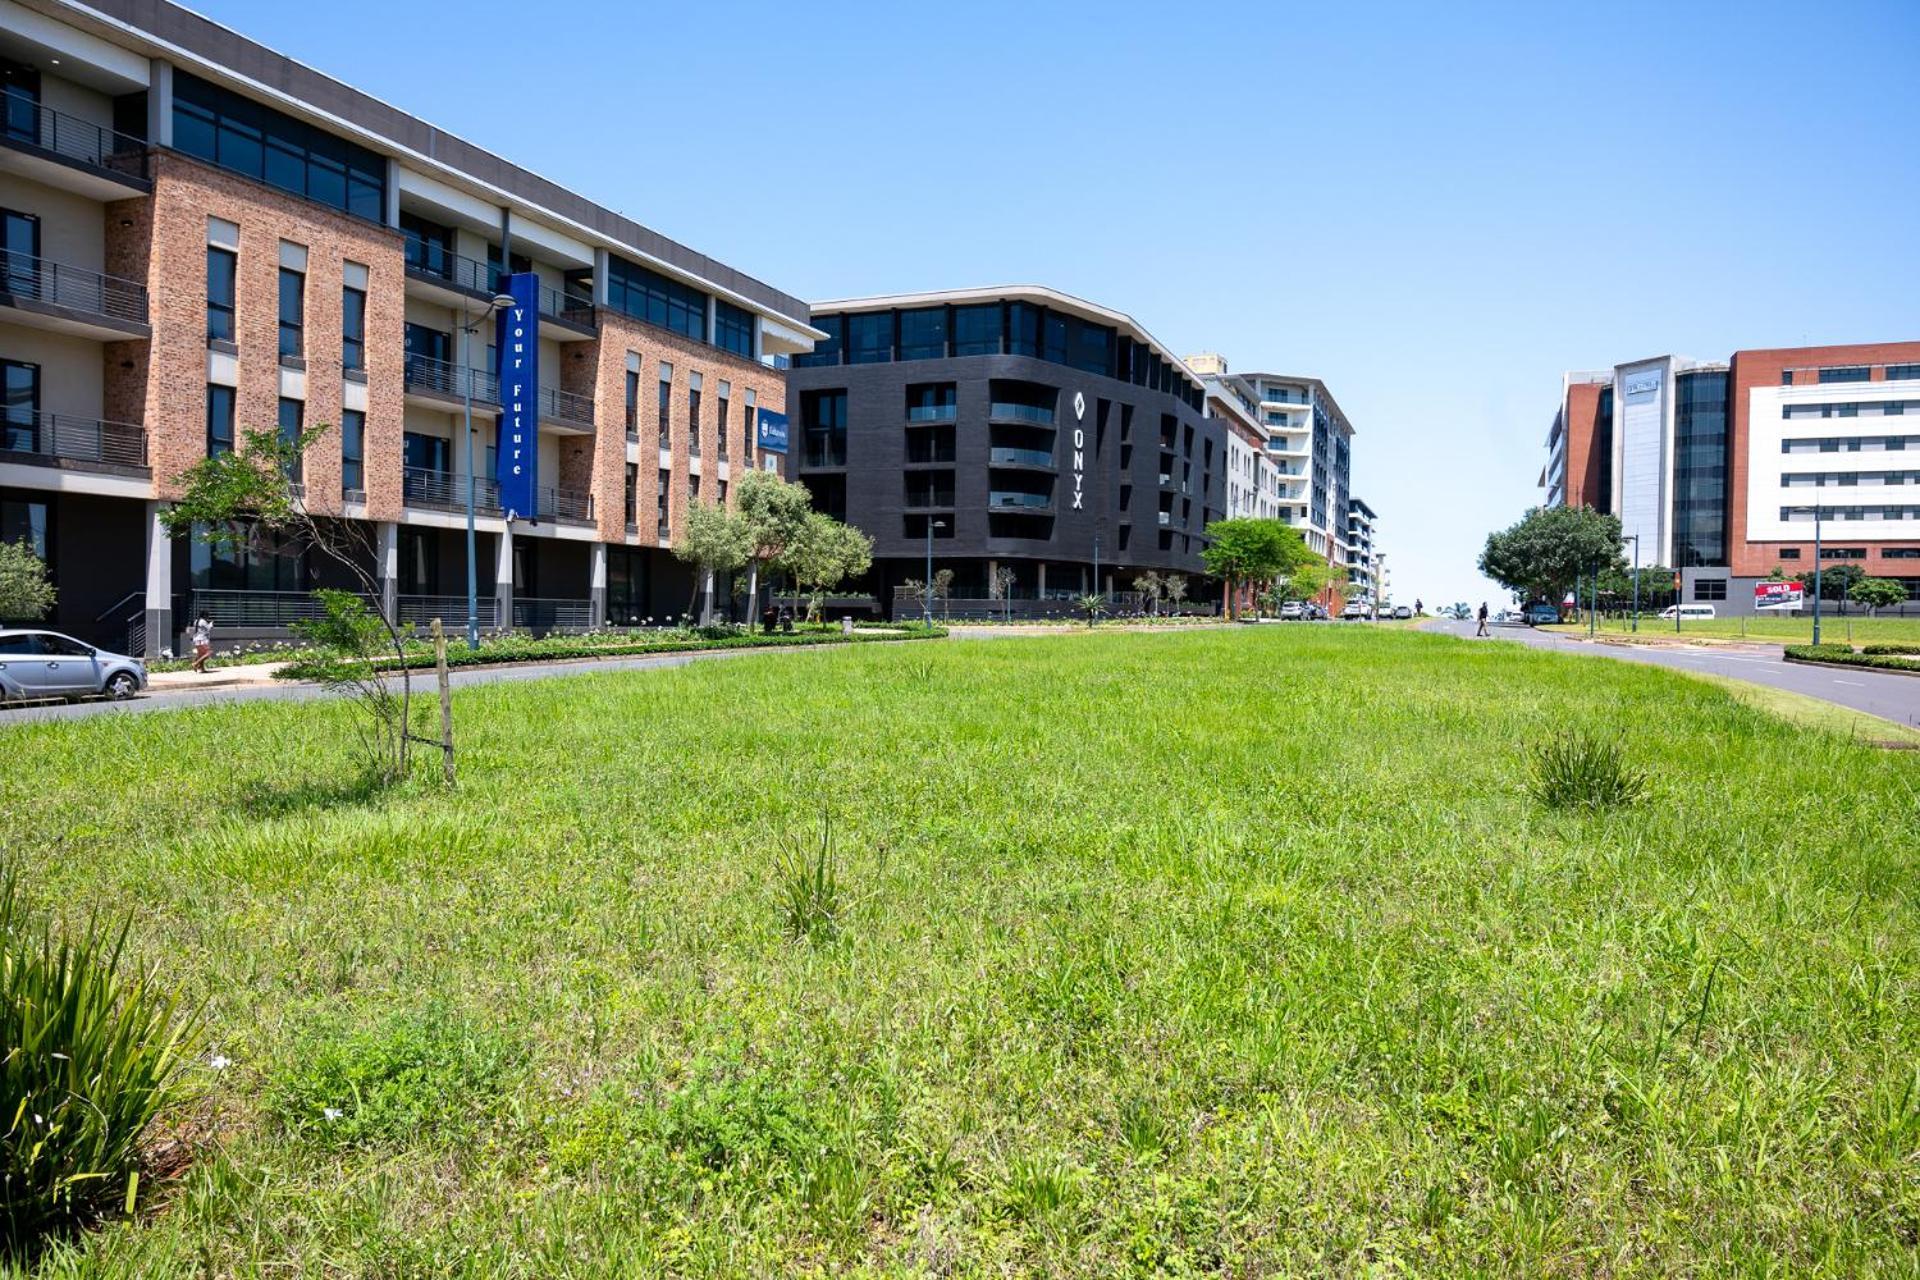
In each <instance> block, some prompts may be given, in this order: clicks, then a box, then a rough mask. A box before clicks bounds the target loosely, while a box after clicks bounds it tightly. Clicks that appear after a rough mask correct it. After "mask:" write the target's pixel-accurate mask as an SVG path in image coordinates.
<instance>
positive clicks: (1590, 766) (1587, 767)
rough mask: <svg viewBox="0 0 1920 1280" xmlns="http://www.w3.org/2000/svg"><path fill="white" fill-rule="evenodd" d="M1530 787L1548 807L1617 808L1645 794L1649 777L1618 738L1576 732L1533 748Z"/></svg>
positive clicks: (1537, 797) (1636, 800) (1631, 802)
mask: <svg viewBox="0 0 1920 1280" xmlns="http://www.w3.org/2000/svg"><path fill="white" fill-rule="evenodd" d="M1530 790H1531V791H1532V793H1533V798H1534V799H1535V800H1538V801H1539V802H1540V803H1541V804H1543V805H1545V806H1546V807H1548V808H1549V809H1595V810H1598V809H1618V808H1624V807H1625V806H1627V805H1631V804H1634V803H1636V802H1638V801H1639V800H1640V799H1641V798H1642V797H1643V796H1645V795H1646V791H1647V777H1646V774H1644V773H1643V772H1641V771H1640V770H1638V769H1635V768H1634V767H1632V766H1631V765H1629V764H1628V763H1627V761H1626V752H1625V751H1624V749H1623V748H1622V747H1621V745H1620V743H1619V742H1618V741H1617V740H1615V739H1611V738H1602V737H1597V736H1595V735H1592V734H1572V735H1568V736H1566V737H1561V738H1556V739H1554V740H1553V741H1551V742H1547V743H1544V744H1543V745H1541V746H1540V747H1539V748H1537V749H1536V750H1535V751H1534V757H1533V781H1532V786H1531V788H1530Z"/></svg>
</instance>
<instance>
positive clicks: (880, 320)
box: [847, 311, 893, 364]
mask: <svg viewBox="0 0 1920 1280" xmlns="http://www.w3.org/2000/svg"><path fill="white" fill-rule="evenodd" d="M891 359H893V312H891V311H864V312H860V313H858V314H856V315H851V316H848V317H847V363H848V364H885V363H886V362H887V361H889V360H891Z"/></svg>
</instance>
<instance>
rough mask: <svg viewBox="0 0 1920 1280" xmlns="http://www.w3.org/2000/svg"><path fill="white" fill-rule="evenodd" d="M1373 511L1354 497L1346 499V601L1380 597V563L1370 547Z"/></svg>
mask: <svg viewBox="0 0 1920 1280" xmlns="http://www.w3.org/2000/svg"><path fill="white" fill-rule="evenodd" d="M1375 522H1376V517H1375V515H1374V513H1373V508H1372V507H1370V506H1368V505H1367V504H1366V503H1365V502H1364V501H1363V500H1361V499H1360V498H1357V497H1349V498H1348V499H1347V592H1346V595H1347V599H1349V600H1371V599H1373V598H1374V597H1375V596H1376V595H1377V594H1379V593H1380V587H1381V574H1380V568H1381V565H1380V562H1381V560H1382V559H1383V558H1384V557H1382V556H1381V554H1380V552H1379V549H1378V548H1377V547H1376V546H1375V545H1374V525H1375Z"/></svg>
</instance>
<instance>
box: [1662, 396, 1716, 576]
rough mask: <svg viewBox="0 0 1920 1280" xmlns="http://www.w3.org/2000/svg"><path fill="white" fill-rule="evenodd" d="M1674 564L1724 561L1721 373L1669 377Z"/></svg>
mask: <svg viewBox="0 0 1920 1280" xmlns="http://www.w3.org/2000/svg"><path fill="white" fill-rule="evenodd" d="M1674 381H1675V384H1676V385H1675V405H1674V459H1673V462H1674V467H1673V478H1674V484H1673V548H1674V550H1673V554H1674V564H1675V565H1677V566H1685V567H1692V566H1696V565H1723V564H1725V563H1726V562H1727V375H1726V374H1725V373H1722V372H1711V371H1709V372H1701V373H1683V374H1681V375H1680V376H1679V377H1678V378H1676V379H1675V380H1674Z"/></svg>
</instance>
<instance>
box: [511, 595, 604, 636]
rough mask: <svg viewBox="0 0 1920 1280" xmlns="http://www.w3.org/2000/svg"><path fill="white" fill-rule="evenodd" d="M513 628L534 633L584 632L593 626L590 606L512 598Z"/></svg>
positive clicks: (590, 602)
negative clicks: (520, 628) (525, 629)
mask: <svg viewBox="0 0 1920 1280" xmlns="http://www.w3.org/2000/svg"><path fill="white" fill-rule="evenodd" d="M513 625H514V626H516V627H525V628H527V629H529V630H533V631H585V630H586V629H587V628H588V627H590V626H592V625H593V603H592V601H589V600H563V599H549V598H546V597H542V596H515V597H514V598H513Z"/></svg>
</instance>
